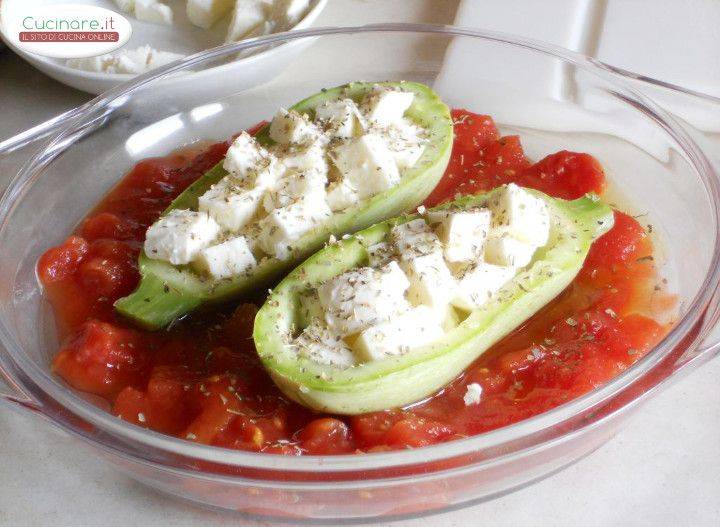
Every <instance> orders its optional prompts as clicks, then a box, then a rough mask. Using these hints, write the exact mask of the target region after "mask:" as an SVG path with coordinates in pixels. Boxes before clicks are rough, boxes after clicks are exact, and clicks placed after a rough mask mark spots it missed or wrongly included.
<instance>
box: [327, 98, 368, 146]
mask: <svg viewBox="0 0 720 527" xmlns="http://www.w3.org/2000/svg"><path fill="white" fill-rule="evenodd" d="M315 119H316V120H318V121H320V124H321V125H322V126H323V128H324V129H325V131H326V133H328V134H329V135H330V136H331V137H339V138H341V139H350V138H352V137H355V136H356V135H359V134H360V133H362V132H363V130H364V128H365V123H364V119H363V116H362V115H361V114H360V110H359V109H358V107H357V105H356V104H355V101H353V100H352V99H340V100H335V101H326V102H325V103H323V104H321V105H320V106H318V107H317V108H315Z"/></svg>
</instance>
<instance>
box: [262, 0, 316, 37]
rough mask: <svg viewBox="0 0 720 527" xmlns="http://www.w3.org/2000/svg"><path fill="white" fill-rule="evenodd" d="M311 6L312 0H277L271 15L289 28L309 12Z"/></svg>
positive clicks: (283, 26)
mask: <svg viewBox="0 0 720 527" xmlns="http://www.w3.org/2000/svg"><path fill="white" fill-rule="evenodd" d="M309 7H310V0H275V1H274V2H273V4H272V10H271V11H270V17H271V18H272V19H273V20H275V21H276V22H277V23H278V25H280V26H282V28H283V30H287V29H290V27H292V26H294V25H295V24H297V23H298V22H299V21H300V20H301V19H302V18H303V17H304V16H305V15H306V14H307V11H308V8H309Z"/></svg>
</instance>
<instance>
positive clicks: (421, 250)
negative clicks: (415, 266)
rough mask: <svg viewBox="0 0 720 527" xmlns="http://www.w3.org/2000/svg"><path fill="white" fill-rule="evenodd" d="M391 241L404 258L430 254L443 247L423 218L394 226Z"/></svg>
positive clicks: (391, 231)
mask: <svg viewBox="0 0 720 527" xmlns="http://www.w3.org/2000/svg"><path fill="white" fill-rule="evenodd" d="M390 241H391V242H392V243H393V244H394V245H395V249H396V251H397V253H398V254H399V255H400V258H402V259H403V260H410V259H412V258H415V257H417V256H422V255H424V254H430V253H432V252H435V251H437V250H439V249H440V248H441V244H440V239H439V238H438V237H437V235H436V234H435V233H434V232H432V229H430V226H429V225H428V224H427V223H426V222H425V220H424V219H422V218H418V219H416V220H411V221H408V222H406V223H402V224H400V225H396V226H395V227H393V228H392V229H391V230H390Z"/></svg>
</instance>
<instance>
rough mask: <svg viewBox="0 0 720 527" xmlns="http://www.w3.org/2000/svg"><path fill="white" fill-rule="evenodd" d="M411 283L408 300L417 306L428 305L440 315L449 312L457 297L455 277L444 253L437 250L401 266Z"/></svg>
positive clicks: (404, 261) (406, 261)
mask: <svg viewBox="0 0 720 527" xmlns="http://www.w3.org/2000/svg"><path fill="white" fill-rule="evenodd" d="M400 267H402V269H403V271H405V274H407V277H408V280H409V281H410V287H409V288H408V292H407V298H408V300H410V303H412V304H413V305H415V306H419V305H426V306H428V307H430V308H432V309H433V311H434V312H435V313H437V314H438V315H440V314H444V313H445V312H446V311H447V308H448V305H449V304H450V301H451V300H452V299H453V298H454V297H455V288H456V287H457V284H456V283H455V277H453V275H452V273H451V272H450V269H449V268H448V266H447V264H446V263H445V260H444V259H443V255H442V252H441V251H439V250H437V251H434V252H431V253H429V254H424V255H422V256H416V257H414V258H412V259H410V260H403V262H402V263H401V264H400Z"/></svg>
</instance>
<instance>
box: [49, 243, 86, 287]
mask: <svg viewBox="0 0 720 527" xmlns="http://www.w3.org/2000/svg"><path fill="white" fill-rule="evenodd" d="M88 249H89V245H88V242H87V241H86V240H85V239H84V238H81V237H80V236H70V237H69V238H68V239H67V240H65V241H64V242H63V243H62V245H58V246H57V247H53V248H52V249H48V250H47V251H45V254H43V255H42V256H41V257H40V260H39V262H38V266H37V269H38V274H39V275H40V280H42V282H43V283H45V284H47V283H50V282H56V281H58V280H64V279H65V278H67V277H69V276H70V275H72V274H75V272H76V271H77V268H78V266H79V265H80V262H82V260H83V258H84V257H85V255H86V254H87V252H88Z"/></svg>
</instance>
